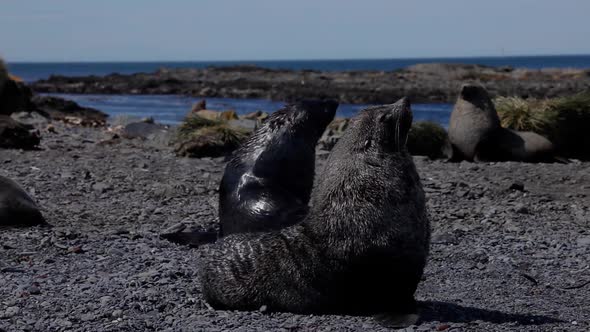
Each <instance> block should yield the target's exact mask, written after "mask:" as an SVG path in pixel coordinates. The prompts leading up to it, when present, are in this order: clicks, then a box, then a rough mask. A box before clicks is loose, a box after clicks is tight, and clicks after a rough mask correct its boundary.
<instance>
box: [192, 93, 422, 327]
mask: <svg viewBox="0 0 590 332" xmlns="http://www.w3.org/2000/svg"><path fill="white" fill-rule="evenodd" d="M411 123H412V113H411V110H410V105H409V102H408V101H407V100H406V99H405V98H404V99H402V100H400V101H398V102H397V103H395V104H391V105H383V106H376V107H370V108H368V109H365V110H363V111H361V112H360V113H359V114H358V115H357V116H356V117H355V118H353V119H352V121H351V124H350V126H349V128H348V129H347V130H346V131H345V133H344V135H343V136H342V138H341V139H340V140H339V141H338V143H337V144H336V145H335V147H334V149H333V150H332V153H331V154H330V156H329V158H328V160H327V164H326V167H325V169H324V171H323V173H322V174H321V176H320V177H319V179H318V180H319V181H318V183H317V187H316V188H315V189H314V193H313V195H312V204H311V208H310V210H309V213H308V214H307V216H306V217H305V219H304V220H303V221H301V222H300V223H298V224H295V225H292V226H290V227H286V228H283V229H281V230H278V231H274V232H264V233H242V234H233V235H230V236H227V237H225V238H223V239H220V240H219V241H217V243H215V244H212V245H209V246H204V251H203V252H202V258H201V264H200V266H201V271H200V280H201V283H202V290H203V295H204V297H205V299H206V301H207V302H208V303H209V304H210V305H211V306H213V307H214V308H216V309H228V310H257V309H259V308H261V307H262V306H266V308H267V309H268V310H269V311H287V312H295V313H340V314H376V313H388V315H386V317H390V318H391V317H393V318H394V319H393V325H397V324H396V322H400V321H401V323H402V324H403V325H407V324H411V323H412V322H414V321H415V316H412V315H413V314H414V313H415V310H416V306H415V300H414V292H415V290H416V287H417V285H418V283H419V281H420V279H421V276H422V273H423V269H424V266H425V264H426V258H427V255H428V251H429V243H430V224H429V220H428V217H427V213H426V209H425V198H424V191H423V189H422V185H421V183H420V178H419V176H418V172H417V171H416V167H415V165H414V163H413V161H412V157H411V156H410V155H409V153H408V151H407V149H406V147H405V144H406V140H407V136H408V131H409V130H410V127H411ZM389 314H392V315H389ZM400 315H401V316H400ZM404 315H410V316H411V317H410V319H409V320H408V319H406V318H407V317H406V316H404ZM399 317H402V319H401V320H398V318H399ZM389 321H390V322H391V320H389Z"/></svg>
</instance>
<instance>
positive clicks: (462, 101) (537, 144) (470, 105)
mask: <svg viewBox="0 0 590 332" xmlns="http://www.w3.org/2000/svg"><path fill="white" fill-rule="evenodd" d="M449 140H450V142H451V145H452V150H453V155H452V158H451V159H454V160H469V161H527V162H539V161H554V160H555V156H554V150H555V149H554V145H553V143H551V142H550V141H549V140H548V139H547V138H545V137H543V136H541V135H539V134H536V133H533V132H520V131H516V130H511V129H506V128H502V126H501V124H500V119H499V117H498V113H497V112H496V108H495V107H494V104H493V102H492V100H491V98H490V96H489V95H488V92H487V91H486V90H485V89H484V88H483V87H482V86H480V85H475V84H464V85H463V86H462V87H461V92H460V93H459V97H458V98H457V102H456V103H455V107H454V108H453V112H452V113H451V120H450V123H449Z"/></svg>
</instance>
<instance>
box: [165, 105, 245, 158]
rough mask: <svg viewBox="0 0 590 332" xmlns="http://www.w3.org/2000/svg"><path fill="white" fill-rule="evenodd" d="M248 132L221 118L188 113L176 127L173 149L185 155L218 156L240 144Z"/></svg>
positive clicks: (197, 156)
mask: <svg viewBox="0 0 590 332" xmlns="http://www.w3.org/2000/svg"><path fill="white" fill-rule="evenodd" d="M248 134H249V132H248V131H247V130H244V129H241V128H234V127H231V126H229V125H228V124H227V122H226V121H223V120H210V119H205V118H203V117H200V116H198V115H189V116H188V117H187V118H186V119H185V121H184V122H183V123H182V125H181V126H180V127H179V128H178V131H177V135H176V138H175V140H174V144H175V151H176V154H177V155H179V156H186V157H194V158H201V157H219V156H223V155H226V154H228V153H230V152H231V151H233V150H235V149H236V148H238V147H239V146H240V144H241V143H242V142H243V141H244V140H245V139H246V138H247V137H248Z"/></svg>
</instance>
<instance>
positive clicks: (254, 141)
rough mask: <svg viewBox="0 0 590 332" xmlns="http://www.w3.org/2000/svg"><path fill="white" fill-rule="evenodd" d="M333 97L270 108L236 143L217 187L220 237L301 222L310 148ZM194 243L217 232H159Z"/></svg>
mask: <svg viewBox="0 0 590 332" xmlns="http://www.w3.org/2000/svg"><path fill="white" fill-rule="evenodd" d="M337 108H338V103H336V102H334V101H300V102H297V103H293V104H289V105H286V106H285V107H284V108H282V109H280V110H278V111H276V112H274V113H272V114H271V115H270V116H269V118H268V119H267V120H266V121H264V122H263V124H262V126H261V127H260V128H259V129H258V130H256V131H255V132H254V133H253V134H252V136H250V138H249V139H248V140H247V141H246V142H245V143H244V144H243V145H242V146H240V148H238V149H237V150H236V151H235V152H234V153H233V156H232V159H231V160H230V161H229V163H228V164H227V165H226V168H225V172H224V174H223V178H222V180H221V184H220V186H219V221H220V230H219V236H223V235H227V234H232V233H241V232H256V231H268V230H273V229H279V228H282V227H286V226H289V225H292V224H294V223H296V222H298V221H300V220H301V219H302V218H303V217H304V216H305V213H306V212H307V207H308V203H309V198H310V194H311V190H312V187H313V180H314V169H315V147H316V144H317V141H318V139H319V138H320V136H321V135H322V133H323V132H324V130H325V129H326V127H327V126H328V124H329V123H330V122H331V121H332V119H333V118H334V114H335V113H336V109H337ZM163 237H164V238H167V239H169V240H171V241H173V242H176V243H183V244H190V245H192V246H198V245H199V244H201V243H208V242H212V241H214V240H215V239H216V238H217V234H216V233H212V232H199V233H172V234H164V235H163Z"/></svg>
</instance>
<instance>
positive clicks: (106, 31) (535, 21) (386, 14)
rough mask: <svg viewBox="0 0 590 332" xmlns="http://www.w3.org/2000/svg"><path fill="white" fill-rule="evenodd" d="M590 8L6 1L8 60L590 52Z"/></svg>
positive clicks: (451, 1) (328, 1)
mask: <svg viewBox="0 0 590 332" xmlns="http://www.w3.org/2000/svg"><path fill="white" fill-rule="evenodd" d="M588 13H590V1H588V0H493V1H492V0H487V1H477V0H404V1H401V0H400V1H397V0H363V1H348V0H297V1H295V0H293V1H286V0H192V1H189V0H167V1H164V0H161V1H155V0H100V1H90V0H51V1H47V0H28V1H25V0H2V4H1V6H0V56H3V57H4V58H6V59H7V60H8V61H149V60H154V61H164V60H195V61H197V60H273V59H351V58H407V57H446V56H488V55H489V56H495V55H502V54H505V55H533V54H590V42H589V40H590V20H589V19H588Z"/></svg>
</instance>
